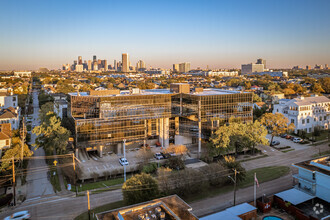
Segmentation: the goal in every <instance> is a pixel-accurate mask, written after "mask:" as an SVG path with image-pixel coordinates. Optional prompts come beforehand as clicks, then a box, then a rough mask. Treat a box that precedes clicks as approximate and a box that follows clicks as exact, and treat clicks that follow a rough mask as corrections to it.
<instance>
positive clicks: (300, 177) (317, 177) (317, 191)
mask: <svg viewBox="0 0 330 220" xmlns="http://www.w3.org/2000/svg"><path fill="white" fill-rule="evenodd" d="M293 166H294V167H296V168H298V174H296V175H293V177H294V179H295V180H296V183H297V184H296V185H295V188H296V189H299V190H301V191H303V192H306V193H308V194H310V195H313V196H316V197H318V198H321V199H323V200H324V201H327V202H330V185H329V183H330V157H329V156H328V157H321V158H318V159H314V160H308V161H304V162H300V163H296V164H293Z"/></svg>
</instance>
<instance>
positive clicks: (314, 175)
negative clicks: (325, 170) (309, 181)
mask: <svg viewBox="0 0 330 220" xmlns="http://www.w3.org/2000/svg"><path fill="white" fill-rule="evenodd" d="M313 180H315V172H313Z"/></svg>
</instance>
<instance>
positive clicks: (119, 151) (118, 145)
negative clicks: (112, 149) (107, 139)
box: [117, 143, 123, 155]
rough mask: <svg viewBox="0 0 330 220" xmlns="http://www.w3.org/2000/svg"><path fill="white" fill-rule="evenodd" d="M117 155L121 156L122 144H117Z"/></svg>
mask: <svg viewBox="0 0 330 220" xmlns="http://www.w3.org/2000/svg"><path fill="white" fill-rule="evenodd" d="M117 154H118V155H122V154H123V148H122V144H121V143H118V144H117Z"/></svg>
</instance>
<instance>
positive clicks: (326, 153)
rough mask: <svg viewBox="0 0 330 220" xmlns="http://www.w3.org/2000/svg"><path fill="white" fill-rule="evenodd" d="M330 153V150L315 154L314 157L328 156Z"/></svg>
mask: <svg viewBox="0 0 330 220" xmlns="http://www.w3.org/2000/svg"><path fill="white" fill-rule="evenodd" d="M328 155H330V150H327V151H324V152H321V154H314V155H313V157H320V156H328Z"/></svg>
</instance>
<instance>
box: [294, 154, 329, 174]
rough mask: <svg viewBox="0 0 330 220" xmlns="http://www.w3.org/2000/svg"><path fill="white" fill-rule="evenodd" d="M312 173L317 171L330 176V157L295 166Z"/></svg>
mask: <svg viewBox="0 0 330 220" xmlns="http://www.w3.org/2000/svg"><path fill="white" fill-rule="evenodd" d="M294 165H295V166H297V167H301V168H304V169H307V170H310V171H316V172H320V173H323V174H326V175H328V176H330V156H327V157H320V158H317V159H313V160H307V161H303V162H300V163H296V164H294Z"/></svg>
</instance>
